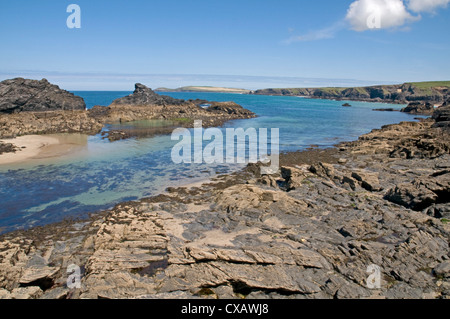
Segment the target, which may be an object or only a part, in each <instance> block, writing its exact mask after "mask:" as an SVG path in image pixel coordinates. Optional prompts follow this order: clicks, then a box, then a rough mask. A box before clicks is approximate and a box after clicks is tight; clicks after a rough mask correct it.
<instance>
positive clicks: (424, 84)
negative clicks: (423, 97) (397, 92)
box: [405, 81, 450, 89]
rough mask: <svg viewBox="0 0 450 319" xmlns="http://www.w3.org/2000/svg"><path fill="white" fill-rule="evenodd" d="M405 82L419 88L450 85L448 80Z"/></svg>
mask: <svg viewBox="0 0 450 319" xmlns="http://www.w3.org/2000/svg"><path fill="white" fill-rule="evenodd" d="M405 84H411V85H414V86H415V87H416V88H419V89H431V88H435V87H442V86H445V87H450V81H430V82H408V83H405Z"/></svg>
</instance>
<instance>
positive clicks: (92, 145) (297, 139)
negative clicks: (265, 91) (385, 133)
mask: <svg viewBox="0 0 450 319" xmlns="http://www.w3.org/2000/svg"><path fill="white" fill-rule="evenodd" d="M74 93H75V94H77V95H79V96H82V97H83V98H84V99H85V101H86V104H87V106H88V108H91V107H93V106H94V105H109V104H110V103H111V102H112V101H113V100H114V99H116V98H119V97H123V96H125V95H128V94H131V93H132V92H74ZM164 94H166V95H170V96H172V97H175V98H182V99H186V100H187V99H197V98H198V99H205V100H210V101H234V102H236V103H238V104H241V105H242V106H243V107H245V108H248V109H250V110H251V111H253V112H255V113H256V114H257V115H258V117H257V118H255V119H247V120H236V121H232V122H228V123H227V124H226V125H225V126H224V127H223V128H222V129H223V130H224V129H225V128H226V127H235V128H240V127H242V128H244V129H246V128H250V127H254V128H256V129H258V128H268V129H270V128H279V131H280V139H279V148H280V151H282V152H283V151H296V150H302V149H305V148H307V147H309V146H310V145H318V146H319V147H331V146H333V145H334V144H336V143H338V142H341V141H351V140H355V139H357V138H358V136H360V135H362V134H365V133H368V132H370V131H371V130H372V129H374V128H380V127H381V126H383V125H385V124H392V123H398V122H400V121H412V120H414V117H415V116H412V115H408V114H405V113H400V112H374V111H372V109H374V108H384V107H385V108H388V107H389V108H401V107H402V105H390V104H381V103H365V102H353V101H352V102H349V103H350V104H351V105H352V107H342V104H343V103H344V101H330V100H313V99H306V98H300V97H277V96H259V95H241V94H227V93H181V92H176V93H164ZM106 129H108V128H106ZM64 138H67V139H69V140H70V139H74V140H76V141H77V143H78V144H79V147H78V149H77V151H76V152H74V153H73V154H71V155H70V156H62V157H60V158H48V159H45V158H44V159H39V160H33V161H29V162H26V163H22V164H14V165H0V233H4V232H8V231H12V230H15V229H26V228H29V227H32V226H38V225H45V224H49V223H53V222H58V221H61V220H63V219H64V218H72V217H74V218H77V217H85V216H87V213H92V212H97V211H101V210H105V209H108V208H111V207H113V206H114V205H115V204H117V203H120V202H123V201H130V200H137V199H140V198H143V197H147V196H152V195H157V194H158V193H161V192H163V191H164V190H165V189H166V188H167V187H169V186H176V185H182V184H189V183H193V182H196V181H199V180H202V179H205V178H208V177H212V176H214V175H216V174H223V173H228V172H231V171H234V170H238V169H240V168H242V165H233V164H212V165H208V164H174V163H173V162H172V160H171V150H172V147H173V146H174V145H175V144H176V143H177V142H176V141H172V140H171V138H170V135H165V136H156V137H152V138H140V139H128V140H123V141H117V142H114V143H110V142H109V141H108V140H104V139H102V137H101V136H100V135H96V136H86V135H82V134H73V135H71V136H64Z"/></svg>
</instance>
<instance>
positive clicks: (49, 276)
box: [0, 120, 450, 299]
mask: <svg viewBox="0 0 450 319" xmlns="http://www.w3.org/2000/svg"><path fill="white" fill-rule="evenodd" d="M432 126H433V121H432V120H424V121H421V122H402V123H400V124H393V125H387V126H385V127H383V128H382V129H379V130H373V131H372V132H371V133H369V134H366V135H364V136H361V137H360V138H359V140H358V141H355V142H348V143H341V144H339V145H338V146H337V147H336V148H333V149H326V150H317V149H314V150H308V151H304V152H297V153H288V154H285V155H282V156H281V157H282V158H281V165H282V167H281V173H280V174H279V175H273V176H272V175H264V176H260V175H259V166H258V165H249V166H248V167H247V168H246V169H244V170H243V171H241V172H238V173H233V174H231V175H222V176H217V177H215V178H213V179H212V182H206V183H205V182H202V183H200V182H199V183H194V185H190V186H192V187H183V186H182V187H177V188H171V189H168V191H167V192H166V193H163V194H160V195H158V196H154V197H151V198H145V199H142V200H139V201H134V202H128V203H121V204H119V205H117V206H115V207H114V208H113V209H111V210H108V211H105V212H103V213H100V214H95V215H92V216H91V219H90V220H85V221H72V222H70V221H65V222H61V223H58V224H53V225H47V226H44V227H36V228H33V229H30V230H27V231H16V232H13V233H7V234H4V235H2V236H1V237H0V248H1V249H0V256H1V257H3V258H1V260H3V262H2V264H1V267H0V269H1V270H0V274H1V275H2V276H3V277H2V278H4V279H2V281H0V287H1V288H0V296H3V297H4V298H15V297H16V296H19V293H20V294H21V295H20V296H25V297H27V298H121V297H122V298H123V297H126V298H160V299H163V298H182V299H185V298H192V297H204V298H205V297H208V298H211V297H212V298H244V297H245V298H258V299H259V298H284V297H286V296H289V297H290V298H319V299H328V298H339V299H342V298H388V299H390V298H394V299H397V298H408V297H409V298H445V297H448V296H450V281H449V279H448V271H447V270H445V269H447V268H446V267H448V260H447V259H446V258H445V256H448V254H449V252H450V251H449V246H448V236H449V235H450V228H449V227H450V225H449V224H448V223H447V220H448V218H449V217H450V216H449V215H448V213H447V210H446V209H447V208H448V203H446V202H445V198H446V195H445V194H446V192H448V187H447V186H445V185H447V184H448V182H449V179H450V173H449V172H448V167H450V154H449V145H448V131H445V130H441V129H438V128H433V127H432ZM424 136H426V137H427V139H423V137H424ZM445 136H447V138H445ZM446 168H447V170H446ZM446 183H447V184H446ZM414 185H423V186H421V188H419V189H417V188H416V186H414ZM447 200H448V199H447ZM61 245H62V246H61ZM431 247H433V248H431ZM13 253H14V254H16V255H17V256H18V259H17V261H16V262H15V263H14V264H9V257H7V256H10V254H13ZM30 258H43V260H42V263H41V264H39V265H33V264H31V266H30V263H29V260H30ZM62 261H64V262H62ZM68 263H74V264H76V265H79V266H82V267H83V269H85V270H84V271H83V277H82V280H81V282H82V287H81V289H75V290H73V289H72V290H71V289H68V288H67V287H65V280H66V274H65V267H67V265H68ZM369 264H377V265H379V266H380V268H381V270H382V285H381V288H380V289H377V290H370V289H368V288H367V287H366V286H365V285H364V282H365V279H366V277H367V274H366V273H365V271H366V268H367V266H368V265H369ZM414 278H416V279H417V278H420V280H415V279H414ZM44 282H45V283H47V284H46V285H44V284H43V283H44ZM20 285H22V286H20Z"/></svg>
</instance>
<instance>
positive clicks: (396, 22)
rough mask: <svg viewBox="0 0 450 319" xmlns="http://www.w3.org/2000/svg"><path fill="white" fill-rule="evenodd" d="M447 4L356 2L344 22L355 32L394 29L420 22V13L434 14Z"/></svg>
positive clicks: (443, 0) (442, 0)
mask: <svg viewBox="0 0 450 319" xmlns="http://www.w3.org/2000/svg"><path fill="white" fill-rule="evenodd" d="M448 3H450V0H406V1H403V0H357V1H354V2H353V3H352V4H351V5H350V7H349V9H348V10H347V16H346V20H347V21H348V22H349V23H350V26H351V28H352V29H353V30H355V31H366V30H370V29H394V28H399V27H402V26H404V25H406V24H408V23H411V22H414V21H418V20H420V19H421V16H420V13H421V12H435V11H436V10H437V9H439V8H445V7H447V5H448ZM412 13H416V14H419V15H413V14H412Z"/></svg>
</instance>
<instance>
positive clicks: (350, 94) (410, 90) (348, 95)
mask: <svg viewBox="0 0 450 319" xmlns="http://www.w3.org/2000/svg"><path fill="white" fill-rule="evenodd" d="M250 94H256V95H286V96H305V97H309V98H317V99H334V100H352V101H368V102H388V103H400V104H406V103H408V102H413V101H418V102H429V103H442V102H444V101H445V100H446V99H447V98H448V97H450V81H444V82H415V83H404V84H398V85H377V86H368V87H354V88H338V87H334V88H333V87H330V88H287V89H263V90H257V91H252V92H250Z"/></svg>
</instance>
